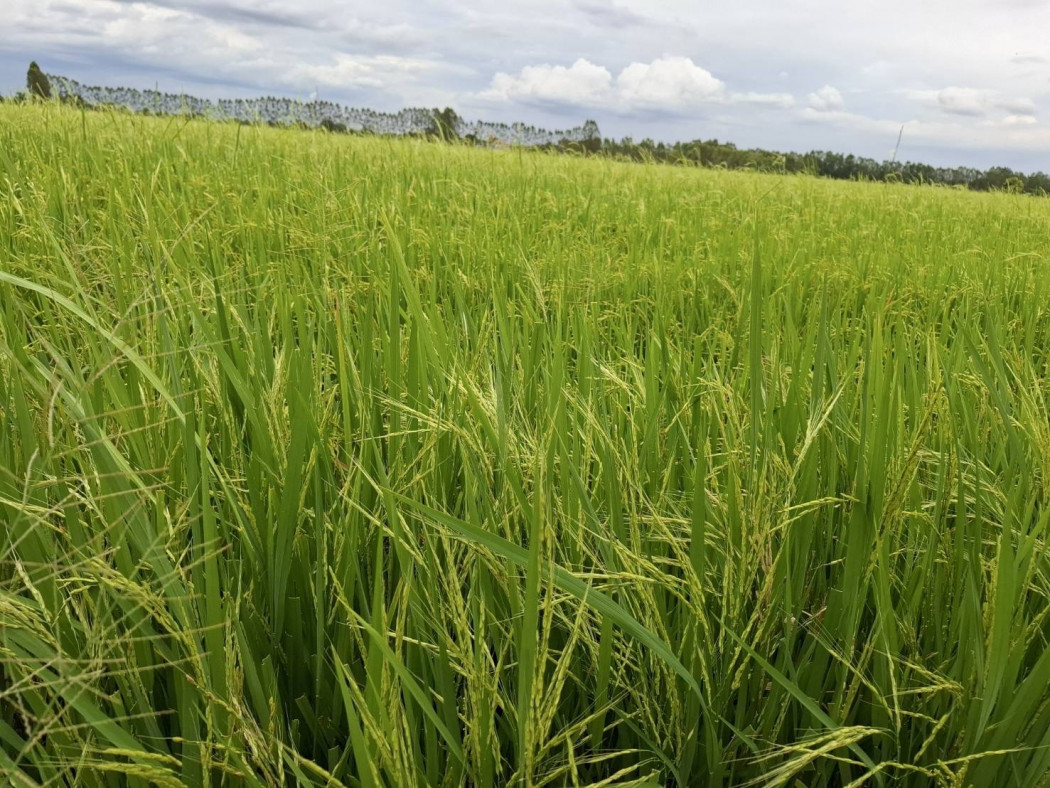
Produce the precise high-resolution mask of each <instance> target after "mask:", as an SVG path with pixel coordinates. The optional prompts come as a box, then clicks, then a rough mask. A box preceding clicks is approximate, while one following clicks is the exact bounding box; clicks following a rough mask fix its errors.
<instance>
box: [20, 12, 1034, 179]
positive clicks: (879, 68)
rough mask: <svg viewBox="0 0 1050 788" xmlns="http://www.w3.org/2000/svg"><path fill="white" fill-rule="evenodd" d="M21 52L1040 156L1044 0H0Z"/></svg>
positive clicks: (616, 119) (682, 134)
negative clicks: (351, 0) (712, 0)
mask: <svg viewBox="0 0 1050 788" xmlns="http://www.w3.org/2000/svg"><path fill="white" fill-rule="evenodd" d="M5 5H6V6H7V8H6V9H5V11H4V13H3V19H2V21H0V25H2V27H0V91H2V92H4V93H12V92H14V91H15V90H17V89H19V88H21V87H22V85H23V83H24V75H25V69H26V65H27V64H28V61H29V60H30V59H35V60H37V61H38V62H39V63H40V65H41V66H42V67H43V68H44V70H46V71H49V72H53V73H60V74H63V75H65V76H69V77H72V78H74V79H77V80H79V81H81V82H87V83H90V84H107V85H125V86H130V87H139V88H146V87H150V88H152V87H155V86H159V87H160V89H161V90H167V91H186V92H191V93H194V94H197V95H200V96H203V97H209V98H218V97H223V96H231V97H232V96H254V95H264V94H279V95H288V96H297V97H301V98H304V99H305V98H310V97H312V96H315V95H318V96H321V97H322V98H326V99H330V100H333V101H339V102H342V103H345V104H350V105H354V106H369V107H373V108H376V109H385V110H391V109H399V108H401V107H404V106H420V105H423V106H445V105H451V106H453V107H455V108H456V109H457V110H458V111H459V112H460V114H462V115H463V116H465V117H467V118H469V119H476V118H481V119H486V120H502V121H514V120H521V121H525V122H527V123H533V124H536V125H543V126H550V127H559V128H561V127H565V126H568V125H575V124H577V123H581V122H582V121H583V120H585V119H587V118H594V119H595V120H597V121H598V122H599V124H600V126H601V128H602V132H603V134H604V135H605V136H616V137H620V136H624V135H631V136H633V137H634V138H635V139H641V138H643V137H652V138H654V139H657V140H667V141H672V140H676V139H694V138H697V137H702V138H704V139H708V138H711V137H717V138H718V139H722V140H731V141H733V142H736V143H737V144H739V145H744V146H752V145H755V146H761V147H765V148H770V149H779V150H810V149H814V148H823V149H830V150H838V151H843V152H852V153H856V154H859V155H864V156H871V157H875V158H886V157H888V156H889V155H890V153H891V151H892V149H893V146H894V143H895V142H896V140H897V134H898V131H899V130H900V128H901V126H902V125H903V126H904V138H903V144H902V146H901V158H906V159H912V160H918V161H928V162H931V163H934V164H967V165H973V166H980V167H986V166H990V165H992V164H1004V165H1007V166H1011V167H1015V168H1019V169H1023V170H1037V169H1042V170H1044V171H1050V3H1046V2H1034V1H1033V0H997V1H996V2H993V1H992V0H955V1H954V2H944V1H943V0H923V2H921V3H918V2H915V0H909V1H908V2H904V1H902V0H880V2H869V1H868V0H848V2H845V3H843V2H827V1H826V0H792V1H790V2H789V1H787V0H776V1H774V0H761V1H760V2H746V1H745V0H740V2H736V3H697V2H681V1H680V0H664V1H663V2H660V3H653V2H632V1H631V0H616V1H615V2H601V1H600V0H560V1H558V2H555V1H554V0H531V2H517V1H516V0H500V1H499V2H497V1H496V0H492V1H490V0H472V1H471V2H465V1H456V0H414V1H413V2H404V1H403V0H385V2H383V3H378V4H375V3H373V4H364V3H340V2H334V1H333V0H300V2H296V3H288V2H278V1H276V0H156V1H155V2H123V1H122V0H58V1H55V2H52V1H51V0H44V1H43V2H42V1H41V0H7V2H6V4H5Z"/></svg>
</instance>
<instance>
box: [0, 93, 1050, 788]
mask: <svg viewBox="0 0 1050 788" xmlns="http://www.w3.org/2000/svg"><path fill="white" fill-rule="evenodd" d="M70 162H75V163H76V166H75V167H71V166H70ZM1048 255H1050V239H1048V236H1047V233H1046V219H1045V212H1044V211H1043V210H1042V206H1041V203H1040V202H1038V201H1034V200H1028V199H1024V198H1022V197H1019V196H1014V195H1010V194H976V193H970V192H965V191H949V190H933V189H922V188H912V187H907V188H906V187H903V186H895V185H887V186H873V185H870V184H857V183H846V182H832V181H828V180H818V179H815V178H810V177H795V178H783V177H775V176H770V175H763V174H758V173H742V172H737V173H728V172H721V171H718V170H714V169H699V168H684V167H680V168H672V167H643V166H633V165H628V164H625V163H620V162H615V161H611V160H609V159H603V158H597V157H594V158H584V159H574V158H570V157H561V156H554V155H546V154H543V153H540V152H534V153H527V152H519V151H514V152H503V151H496V150H475V149H472V148H470V147H468V146H443V145H437V144H433V143H431V142H428V141H426V140H423V139H403V140H398V141H392V140H389V139H379V138H376V137H366V136H358V137H354V136H341V135H333V134H329V133H326V132H325V131H323V130H314V131H301V130H295V129H278V128H268V127H265V126H260V125H254V126H236V125H232V124H229V125H225V124H208V123H204V122H200V121H193V120H186V121H181V122H177V123H175V122H173V121H172V120H171V119H170V118H155V117H144V116H141V115H136V114H130V113H123V114H120V113H104V112H91V113H89V112H80V111H77V110H75V109H73V108H70V107H63V106H60V105H56V104H40V103H38V104H36V105H13V104H4V105H2V106H0V415H2V418H0V773H2V774H3V775H4V776H5V777H6V778H7V779H8V780H9V781H10V782H11V783H12V784H13V785H26V786H37V785H52V786H56V785H67V786H83V787H84V788H117V787H118V786H125V785H129V786H136V787H142V788H144V787H145V786H149V785H158V786H173V787H174V786H179V785H187V786H204V785H208V786H259V787H260V788H262V786H273V785H282V784H283V785H316V786H340V785H343V786H355V787H356V786H376V787H378V786H389V787H390V788H393V787H394V786H425V785H434V786H449V788H452V787H453V786H485V787H487V786H510V785H513V786H536V787H537V788H539V787H540V786H562V785H571V786H598V785H603V786H628V785H631V786H642V785H647V786H658V785H667V786H673V785H682V786H686V785H688V786H738V785H746V784H754V785H766V786H801V785H806V786H845V785H853V786H859V785H878V784H880V783H882V784H885V785H895V786H905V787H906V788H912V787H914V788H920V787H922V788H925V787H926V786H942V787H943V788H949V786H953V787H954V786H973V787H974V788H985V787H986V786H988V787H991V786H999V785H1003V784H1009V785H1017V786H1037V785H1040V781H1044V783H1045V776H1046V774H1047V773H1048V767H1050V650H1048V649H1047V647H1046V644H1047V639H1048V636H1050V618H1048V615H1047V611H1048V610H1050V606H1048V604H1047V600H1048V595H1050V551H1048V546H1047V529H1048V527H1050V499H1048V498H1050V496H1048V490H1047V479H1048V478H1050V413H1048V409H1047V402H1048V401H1050V383H1048V380H1050V376H1048V369H1047V365H1048V363H1050V359H1048V356H1047V352H1046V348H1048V347H1050V312H1048V311H1047V308H1046V304H1047V296H1048V293H1050V269H1048V268H1047V261H1048Z"/></svg>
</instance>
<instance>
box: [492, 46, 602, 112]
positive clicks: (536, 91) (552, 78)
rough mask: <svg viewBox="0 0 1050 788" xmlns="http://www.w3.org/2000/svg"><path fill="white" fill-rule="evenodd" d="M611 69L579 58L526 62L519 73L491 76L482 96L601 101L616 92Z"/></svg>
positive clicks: (550, 100)
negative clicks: (551, 62)
mask: <svg viewBox="0 0 1050 788" xmlns="http://www.w3.org/2000/svg"><path fill="white" fill-rule="evenodd" d="M612 83H613V78H612V74H610V73H609V70H608V69H606V68H604V67H602V66H596V65H595V64H594V63H591V62H590V61H589V60H586V59H584V58H582V57H581V58H579V59H578V60H577V61H576V62H575V63H573V64H572V65H571V66H569V67H568V68H566V67H565V66H550V65H542V66H525V68H523V69H522V70H521V73H520V74H518V76H516V77H514V76H511V75H510V74H504V73H502V72H500V73H498V74H496V76H494V77H493V78H492V84H490V85H489V88H488V90H485V91H483V92H482V93H481V94H480V97H481V98H485V99H491V100H498V101H525V102H540V103H554V104H559V103H561V104H583V105H590V106H595V105H600V104H606V103H608V102H609V100H610V99H611V97H612V95H613V90H612Z"/></svg>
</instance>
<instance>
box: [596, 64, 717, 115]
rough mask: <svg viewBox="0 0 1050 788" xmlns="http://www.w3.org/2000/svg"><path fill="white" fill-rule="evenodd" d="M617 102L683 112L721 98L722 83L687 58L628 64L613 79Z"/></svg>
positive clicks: (629, 105) (631, 105)
mask: <svg viewBox="0 0 1050 788" xmlns="http://www.w3.org/2000/svg"><path fill="white" fill-rule="evenodd" d="M616 88H617V92H618V94H619V100H620V101H621V102H622V103H623V104H624V105H626V106H628V107H652V108H655V109H666V110H682V109H685V108H687V107H689V106H690V105H694V104H698V103H702V102H705V101H711V100H717V99H720V98H722V96H723V94H724V92H725V83H724V82H722V80H720V79H717V78H716V77H715V76H714V75H713V74H711V72H710V71H708V70H707V69H705V68H701V67H700V66H698V65H696V64H695V63H694V62H693V61H692V60H691V59H690V58H687V57H663V58H659V59H657V60H654V61H652V62H651V63H631V65H629V66H627V68H625V69H624V70H623V71H621V72H620V76H618V77H617V78H616Z"/></svg>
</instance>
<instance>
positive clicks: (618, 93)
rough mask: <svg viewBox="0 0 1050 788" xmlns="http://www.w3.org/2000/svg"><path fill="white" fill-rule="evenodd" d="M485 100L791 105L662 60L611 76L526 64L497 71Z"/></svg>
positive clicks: (674, 109) (676, 60)
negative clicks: (731, 89) (513, 70)
mask: <svg viewBox="0 0 1050 788" xmlns="http://www.w3.org/2000/svg"><path fill="white" fill-rule="evenodd" d="M477 95H478V97H479V98H482V99H486V100H489V101H504V102H515V101H516V102H522V103H538V104H563V105H567V106H578V107H594V108H601V109H607V110H612V111H614V112H618V113H627V114H630V113H645V112H654V111H655V112H662V113H673V114H682V115H687V114H689V113H690V111H691V110H693V109H696V108H698V107H700V106H702V105H707V104H752V105H758V106H771V107H780V108H785V107H791V106H794V103H795V98H794V96H792V95H791V94H789V93H756V92H747V93H730V92H728V91H727V90H726V85H725V83H724V82H723V81H722V80H720V79H718V78H717V77H716V76H714V74H712V73H711V72H710V71H708V70H707V69H706V68H702V67H701V66H698V65H697V64H696V63H694V62H693V60H692V59H691V58H688V57H680V56H664V57H660V58H656V59H655V60H652V61H650V62H648V63H638V62H635V63H631V64H630V65H628V66H627V67H625V68H624V69H623V70H622V71H620V73H619V74H618V75H617V76H616V77H615V78H614V77H613V75H612V72H610V71H609V69H607V68H605V67H604V66H599V65H596V64H594V63H592V62H590V61H589V60H587V59H585V58H579V59H577V60H576V62H575V63H573V64H572V65H571V66H567V67H566V66H552V65H548V64H544V65H538V66H525V67H524V68H523V69H521V71H520V72H519V73H518V74H517V75H511V74H507V73H503V72H500V73H498V74H496V75H495V76H494V77H493V78H492V82H491V83H490V85H489V87H488V89H487V90H484V91H482V92H481V93H479V94H477Z"/></svg>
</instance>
